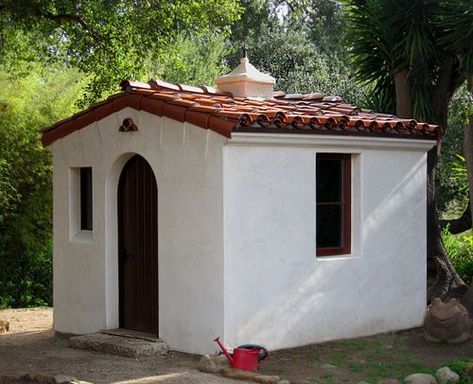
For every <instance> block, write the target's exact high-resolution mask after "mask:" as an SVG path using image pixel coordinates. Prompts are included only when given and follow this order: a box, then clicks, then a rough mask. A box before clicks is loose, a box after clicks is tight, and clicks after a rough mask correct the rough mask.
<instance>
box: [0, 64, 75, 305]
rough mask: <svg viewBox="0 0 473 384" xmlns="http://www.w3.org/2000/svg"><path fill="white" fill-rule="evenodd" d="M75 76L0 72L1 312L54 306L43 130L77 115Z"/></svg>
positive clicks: (72, 73) (48, 165)
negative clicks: (16, 75) (15, 76)
mask: <svg viewBox="0 0 473 384" xmlns="http://www.w3.org/2000/svg"><path fill="white" fill-rule="evenodd" d="M81 88H82V82H81V79H80V76H79V75H78V74H77V72H76V71H71V70H56V71H54V72H51V73H48V74H45V73H41V71H39V70H37V69H36V70H35V71H34V72H33V73H32V74H30V75H29V76H27V77H26V78H22V79H17V80H14V79H12V78H11V77H10V76H9V75H8V74H7V73H6V72H4V71H2V72H0V106H1V107H0V186H1V188H0V191H1V192H0V307H8V306H12V307H25V306H36V305H46V304H49V305H51V304H52V296H51V294H52V222H51V221H52V219H51V218H52V180H51V178H52V167H51V156H50V152H49V151H48V150H46V149H45V148H43V146H42V145H41V142H40V133H39V131H38V129H39V128H40V127H44V126H47V125H48V124H51V123H53V122H54V121H57V120H59V119H61V118H64V117H66V116H67V115H69V114H71V113H72V112H74V110H75V107H74V103H75V101H76V100H77V98H78V97H80V95H81Z"/></svg>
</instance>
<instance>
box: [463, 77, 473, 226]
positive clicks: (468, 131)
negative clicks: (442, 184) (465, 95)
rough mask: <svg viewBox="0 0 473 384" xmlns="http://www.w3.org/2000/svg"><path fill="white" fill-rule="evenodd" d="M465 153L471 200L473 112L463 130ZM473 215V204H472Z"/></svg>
mask: <svg viewBox="0 0 473 384" xmlns="http://www.w3.org/2000/svg"><path fill="white" fill-rule="evenodd" d="M468 91H469V93H470V102H471V103H472V105H473V76H471V77H470V78H469V79H468ZM463 154H464V155H465V161H466V171H467V173H468V187H469V188H470V202H472V201H473V114H472V115H470V119H469V124H468V125H467V126H465V130H464V131H463ZM470 209H471V212H470V213H471V214H472V217H473V205H472V204H470Z"/></svg>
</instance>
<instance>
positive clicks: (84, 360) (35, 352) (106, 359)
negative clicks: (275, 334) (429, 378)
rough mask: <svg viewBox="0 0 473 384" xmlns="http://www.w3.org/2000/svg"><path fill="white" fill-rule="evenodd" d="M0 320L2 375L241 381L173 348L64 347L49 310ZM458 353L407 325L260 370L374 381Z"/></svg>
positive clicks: (283, 356)
mask: <svg viewBox="0 0 473 384" xmlns="http://www.w3.org/2000/svg"><path fill="white" fill-rule="evenodd" d="M0 319H8V320H9V321H10V332H9V333H6V334H0V376H2V375H13V374H14V375H20V374H26V373H30V374H45V375H56V374H65V375H69V376H73V377H76V378H78V379H80V380H84V381H89V382H92V383H115V384H151V383H166V384H168V383H169V384H173V383H189V384H193V383H195V384H199V383H202V384H203V383H206V384H213V383H215V384H220V383H222V384H231V383H233V384H237V383H241V384H244V382H242V381H234V380H229V379H224V378H222V377H218V376H213V375H207V374H204V373H201V372H199V371H197V370H196V369H195V367H196V365H197V362H198V360H199V356H193V355H187V354H182V353H175V352H173V353H170V354H169V355H168V356H167V357H165V358H147V359H140V360H135V359H130V358H125V357H119V356H112V355H106V354H97V353H92V352H87V351H82V350H75V349H72V348H69V346H68V340H67V339H65V338H60V337H55V336H54V332H53V330H52V309H51V308H35V309H16V310H4V311H0ZM458 359H467V360H468V361H470V360H471V361H473V341H470V342H468V343H466V344H462V345H454V346H451V345H432V344H428V343H427V342H426V341H425V340H424V338H423V336H422V330H421V329H413V330H409V331H404V332H397V333H386V334H381V335H376V336H370V337H364V338H359V339H350V340H341V341H336V342H329V343H322V344H313V345H308V346H306V347H301V348H293V349H288V350H283V351H276V352H272V353H271V354H270V358H269V360H268V361H266V362H264V363H263V364H262V365H261V367H260V372H261V373H263V374H270V375H279V376H280V377H281V378H282V379H287V380H290V381H291V383H293V384H294V383H311V384H316V383H320V384H333V383H337V384H338V383H357V382H360V381H365V382H368V383H371V384H375V383H378V381H379V380H381V379H387V378H398V379H400V378H403V377H405V376H406V375H408V374H410V373H415V372H419V371H421V372H435V370H436V369H437V368H439V367H440V366H442V365H444V364H445V363H446V362H448V361H452V360H458ZM471 382H472V383H473V380H472V381H471Z"/></svg>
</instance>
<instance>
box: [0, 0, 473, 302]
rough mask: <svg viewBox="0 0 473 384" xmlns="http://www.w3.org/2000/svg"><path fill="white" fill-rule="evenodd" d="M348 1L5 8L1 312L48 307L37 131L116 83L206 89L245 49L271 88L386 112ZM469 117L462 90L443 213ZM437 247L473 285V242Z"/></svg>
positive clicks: (454, 204) (443, 184)
mask: <svg viewBox="0 0 473 384" xmlns="http://www.w3.org/2000/svg"><path fill="white" fill-rule="evenodd" d="M380 1H381V0H379V1H377V0H370V1H368V2H367V1H359V2H357V3H359V4H368V3H376V2H378V3H379V2H380ZM386 1H387V2H388V0H386ZM138 3H140V4H141V5H140V6H137V4H138ZM348 3H349V2H344V3H340V2H338V1H333V0H286V1H283V0H240V1H237V0H205V1H185V0H182V1H176V0H168V1H160V2H159V6H157V5H156V4H155V2H154V1H149V2H135V1H132V0H113V1H107V2H103V1H98V0H97V1H88V2H81V3H77V2H75V1H72V0H47V1H41V2H38V1H27V0H15V1H13V0H0V308H1V307H9V306H12V307H23V306H35V305H52V296H51V292H52V287H51V285H52V277H51V274H52V222H51V221H52V219H51V218H52V201H51V200H52V194H51V183H52V182H51V176H52V170H51V155H50V153H49V151H48V150H47V149H44V148H43V147H42V145H41V143H40V133H39V129H40V128H42V127H46V126H48V125H49V124H52V123H53V122H55V121H57V120H60V119H62V118H65V117H67V116H69V115H71V114H72V113H74V112H75V111H77V110H78V109H79V108H84V107H86V106H87V105H88V103H90V102H92V101H95V100H97V99H100V98H103V97H106V96H107V95H109V94H110V93H112V92H116V91H117V90H118V84H119V82H120V80H122V79H125V78H130V79H138V80H144V81H147V80H148V79H149V78H151V77H158V78H162V79H164V80H166V81H169V82H180V83H186V84H196V85H201V84H208V85H212V84H213V81H214V79H215V78H216V77H217V76H218V75H220V74H222V73H225V72H227V71H228V70H229V69H230V68H233V67H234V66H235V65H236V64H237V63H238V61H239V59H240V57H241V48H242V47H243V46H244V45H246V46H247V48H248V52H249V58H250V60H251V62H252V63H253V64H254V65H255V66H256V67H258V68H259V69H260V70H263V71H266V72H269V73H271V74H272V75H273V76H274V77H275V78H276V80H277V83H276V89H278V90H284V91H286V92H293V93H299V92H301V93H306V92H312V91H316V92H322V93H324V94H327V95H340V96H342V97H343V98H344V99H345V101H347V102H350V103H353V104H356V105H358V106H360V107H369V108H372V109H375V110H379V111H388V112H392V109H393V106H394V104H393V103H392V102H391V104H390V103H389V102H387V100H388V99H387V98H384V99H383V98H382V97H379V96H383V95H385V94H389V92H380V90H379V84H378V83H375V84H373V83H367V82H365V83H359V82H355V75H356V74H355V73H354V71H353V68H357V66H356V64H355V65H354V64H353V63H352V62H351V61H350V55H349V53H348V48H347V47H349V46H350V44H351V43H350V42H349V40H350V39H352V38H353V36H350V32H349V26H348V25H347V23H348V22H349V20H350V18H349V17H347V10H348ZM391 96H392V95H391ZM386 97H387V96H386ZM391 100H392V99H391ZM388 101H389V100H388ZM469 114H471V100H470V98H469V95H468V91H467V89H466V88H465V87H462V88H459V89H458V90H457V92H456V93H455V95H453V98H452V101H451V103H450V109H449V129H448V130H447V131H446V136H445V138H444V140H443V144H442V151H441V156H440V161H439V168H438V173H437V177H438V183H437V198H438V207H439V209H441V210H442V211H444V212H445V214H446V216H447V217H451V216H454V215H457V214H459V213H461V211H462V210H463V209H464V208H465V206H466V205H467V203H468V189H467V181H466V178H463V179H462V178H461V177H460V176H459V175H461V170H462V169H463V170H464V169H465V168H464V164H462V163H461V161H460V160H459V158H458V157H457V156H456V155H457V154H460V153H461V152H462V149H461V145H462V138H463V131H464V129H465V126H466V124H467V122H468V116H469ZM465 175H466V173H465ZM444 241H445V243H446V246H447V249H448V251H449V253H450V255H451V259H452V261H453V262H454V264H455V267H456V268H457V270H458V271H459V273H460V274H461V276H462V277H463V279H464V280H465V281H468V282H470V281H471V278H472V276H473V258H472V254H473V236H472V235H471V233H470V234H468V235H465V234H463V235H452V234H450V233H449V232H448V231H446V232H445V234H444Z"/></svg>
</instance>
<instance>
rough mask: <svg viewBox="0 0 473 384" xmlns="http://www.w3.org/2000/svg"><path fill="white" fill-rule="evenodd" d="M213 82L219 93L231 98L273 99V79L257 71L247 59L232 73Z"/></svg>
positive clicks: (243, 59)
mask: <svg viewBox="0 0 473 384" xmlns="http://www.w3.org/2000/svg"><path fill="white" fill-rule="evenodd" d="M215 82H216V83H217V89H218V90H219V91H223V92H230V93H231V94H232V95H233V97H246V98H250V99H272V98H273V85H274V83H275V81H274V77H272V76H270V75H266V74H264V73H261V72H260V71H258V70H257V69H256V68H255V67H254V66H253V65H252V64H251V63H250V62H249V61H248V58H247V57H243V58H242V59H241V60H240V64H239V65H238V67H236V68H235V69H234V70H233V71H232V72H230V73H229V74H228V75H223V76H220V77H219V78H217V80H215Z"/></svg>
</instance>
